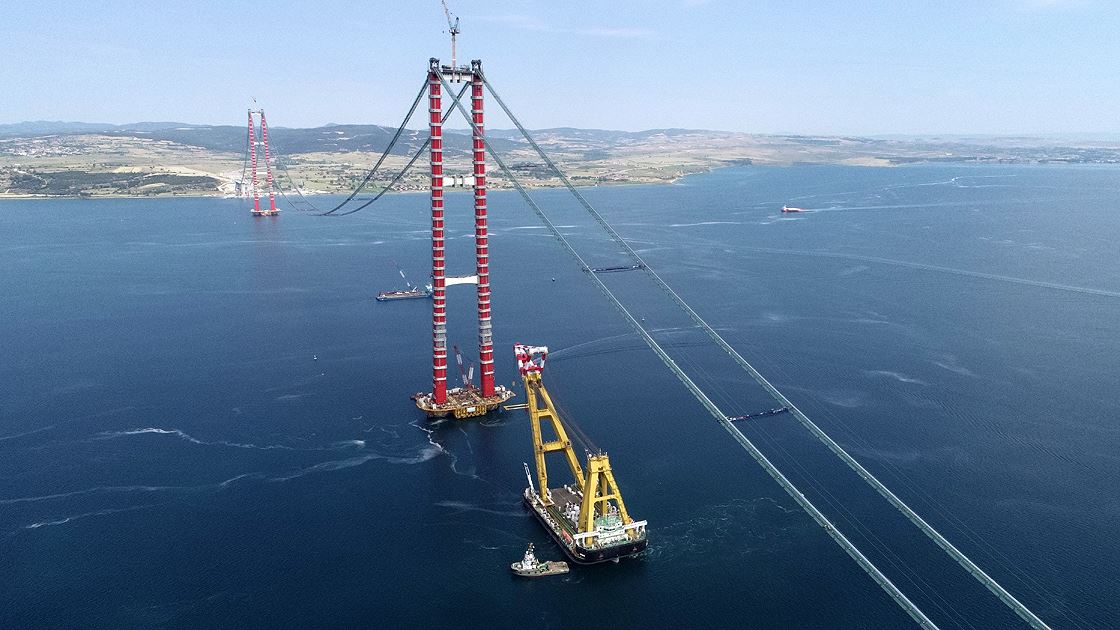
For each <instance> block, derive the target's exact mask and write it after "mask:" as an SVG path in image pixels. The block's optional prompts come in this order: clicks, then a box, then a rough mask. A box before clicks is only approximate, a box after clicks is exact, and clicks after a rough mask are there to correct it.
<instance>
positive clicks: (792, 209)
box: [782, 206, 805, 212]
mask: <svg viewBox="0 0 1120 630" xmlns="http://www.w3.org/2000/svg"><path fill="white" fill-rule="evenodd" d="M782 212H805V208H795V207H793V206H782Z"/></svg>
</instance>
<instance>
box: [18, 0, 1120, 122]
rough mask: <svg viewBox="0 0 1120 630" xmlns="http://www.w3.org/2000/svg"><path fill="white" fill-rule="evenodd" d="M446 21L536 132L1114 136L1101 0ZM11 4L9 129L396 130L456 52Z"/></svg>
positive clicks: (382, 38)
mask: <svg viewBox="0 0 1120 630" xmlns="http://www.w3.org/2000/svg"><path fill="white" fill-rule="evenodd" d="M450 5H451V10H452V11H453V12H454V13H456V14H457V15H458V16H459V17H460V19H461V25H462V31H463V32H462V34H461V35H460V38H459V60H460V62H463V61H466V60H468V59H471V58H481V59H482V60H483V63H484V68H485V69H486V71H487V75H488V77H489V78H490V80H491V82H492V83H493V84H494V87H495V88H496V89H497V90H498V91H499V93H500V94H501V95H502V96H503V98H504V99H505V100H506V101H507V102H508V103H509V105H510V107H511V108H512V109H513V110H514V111H515V112H517V113H518V115H519V117H520V118H521V119H522V122H523V123H524V124H525V125H526V126H528V127H532V128H537V129H541V128H553V127H575V128H583V129H608V130H620V131H641V130H647V129H660V128H684V129H704V130H718V131H732V132H745V133H758V134H798V135H858V136H1047V135H1068V134H1082V135H1097V136H1099V135H1107V134H1117V133H1120V119H1118V118H1117V117H1116V116H1115V115H1114V113H1113V111H1112V107H1111V103H1113V102H1116V101H1117V100H1120V87H1118V86H1117V85H1116V82H1115V81H1114V80H1113V75H1114V71H1113V69H1114V68H1115V67H1118V65H1120V44H1118V43H1117V42H1116V40H1115V38H1114V37H1113V33H1115V32H1116V31H1117V30H1118V29H1117V27H1118V26H1120V8H1118V7H1116V6H1115V5H1113V4H1110V3H1106V2H1103V1H1100V0H990V1H988V2H984V3H967V2H959V1H951V2H946V3H920V4H918V3H913V4H912V3H907V4H905V5H898V4H896V3H890V2H886V1H882V0H873V1H869V2H864V3H862V4H860V5H858V6H840V7H837V6H834V5H832V4H831V3H825V2H808V1H806V2H795V3H788V4H783V5H781V6H754V5H749V6H747V5H741V4H740V3H734V2H723V1H718V0H678V1H676V2H669V3H664V4H661V3H652V2H621V3H613V4H610V5H605V4H601V3H591V2H584V1H582V0H581V1H579V2H574V3H565V4H564V5H555V4H551V3H545V2H543V1H537V0H523V1H519V2H513V3H505V4H501V5H492V4H489V3H483V2H477V1H463V0H453V1H452V2H450ZM5 8H6V13H7V15H6V19H5V20H4V22H3V24H0V55H3V57H4V58H5V59H7V60H9V62H8V63H5V64H3V65H2V66H0V85H3V86H4V88H5V99H3V101H0V123H5V124H10V123H17V122H23V121H52V120H59V121H61V120H71V121H85V120H97V121H106V122H105V124H132V122H133V121H138V120H167V121H177V120H185V121H192V122H191V123H188V124H203V125H239V124H241V123H242V120H241V119H242V118H243V117H244V110H245V109H246V108H247V107H248V106H249V105H250V104H252V102H253V98H254V97H256V98H257V99H258V102H259V104H260V105H261V106H263V107H264V108H265V109H266V110H267V111H268V112H269V114H270V121H272V122H273V125H274V126H277V127H280V126H284V127H291V128H307V127H318V126H323V125H325V124H327V123H330V122H334V123H336V124H377V125H385V126H396V125H397V124H399V122H400V119H401V117H402V116H403V114H404V112H405V111H406V110H407V107H408V104H409V103H410V102H411V99H412V97H414V96H415V94H416V92H417V90H418V89H420V87H421V85H422V84H423V81H424V74H425V71H426V69H427V63H428V58H429V57H432V56H436V57H439V58H441V59H442V60H443V61H444V62H447V61H449V56H450V54H449V53H450V51H449V42H448V36H447V34H446V33H445V31H446V30H447V23H446V21H445V20H444V16H443V13H442V9H441V8H440V5H439V2H437V1H435V0H433V1H431V2H414V3H407V4H403V5H395V4H394V5H386V6H381V7H378V8H376V9H364V10H360V11H359V10H354V9H353V8H352V7H351V6H349V5H348V4H347V3H343V2H326V3H323V4H320V5H317V6H316V7H314V8H310V7H305V6H303V5H301V4H299V3H286V2H276V3H248V4H244V5H238V6H228V5H226V4H223V3H218V2H196V3H191V4H190V5H189V6H186V5H167V4H157V3H154V2H140V3H124V2H111V3H108V4H107V5H106V6H104V7H100V8H99V9H98V10H97V11H96V12H93V11H90V10H83V11H75V10H72V9H70V8H69V7H68V6H60V5H47V6H40V5H38V4H36V3H31V2H25V1H20V0H17V1H15V2H13V3H9V6H6V7H5ZM496 111H497V108H495V107H492V106H491V107H490V109H489V110H488V123H489V126H491V127H494V128H497V127H506V126H509V125H508V121H505V119H504V118H503V117H500V116H497V115H495V114H496ZM339 121H371V122H339ZM416 122H417V119H414V122H413V124H412V125H411V126H412V127H417V126H418V125H417V124H416Z"/></svg>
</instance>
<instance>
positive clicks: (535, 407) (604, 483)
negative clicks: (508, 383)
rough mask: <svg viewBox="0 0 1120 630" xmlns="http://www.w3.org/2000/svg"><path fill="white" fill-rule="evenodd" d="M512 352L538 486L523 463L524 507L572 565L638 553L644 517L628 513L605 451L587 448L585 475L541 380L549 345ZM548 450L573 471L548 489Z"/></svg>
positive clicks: (644, 542)
mask: <svg viewBox="0 0 1120 630" xmlns="http://www.w3.org/2000/svg"><path fill="white" fill-rule="evenodd" d="M514 353H515V354H516V355H517V366H518V370H519V371H520V372H521V377H522V380H523V381H524V383H525V395H526V397H527V399H528V402H527V405H528V409H529V420H530V424H531V426H532V434H533V451H534V454H535V462H536V469H537V471H536V472H537V474H536V477H537V485H534V483H533V475H532V474H531V473H530V472H529V465H528V464H524V467H525V477H526V480H527V481H528V487H526V488H525V492H524V493H523V495H522V497H523V499H524V501H525V505H526V507H527V508H528V509H529V511H530V512H531V513H532V514H533V515H534V516H535V517H536V518H537V520H538V521H540V523H541V525H542V526H544V528H545V530H546V531H547V532H548V533H549V535H550V536H551V537H552V539H553V540H554V541H555V542H556V544H557V545H559V546H560V548H561V549H563V550H564V553H565V554H566V555H567V556H568V558H569V559H571V560H572V561H573V562H575V563H577V564H595V563H599V562H607V561H615V562H617V561H618V560H619V559H621V558H624V557H627V556H633V555H635V554H638V553H641V552H642V551H644V550H645V549H646V546H647V544H648V543H649V538H648V537H647V534H646V521H635V520H634V519H633V518H631V517H630V513H629V512H628V511H627V510H626V504H625V503H624V502H623V500H622V491H621V490H620V489H619V487H618V483H617V482H616V481H615V477H614V472H613V471H612V469H611V463H610V458H609V457H608V456H607V454H606V453H602V452H600V453H597V454H591V453H590V452H588V456H587V472H586V473H584V471H583V468H582V467H581V466H580V463H579V459H578V458H577V457H576V452H575V449H574V448H573V447H572V441H571V439H569V438H568V432H567V429H566V428H565V426H564V423H563V421H562V420H561V419H560V415H559V413H557V411H556V408H555V407H554V406H553V404H552V399H551V398H550V397H549V395H548V391H547V390H545V388H544V385H543V384H542V382H541V372H542V371H543V369H544V359H545V357H546V356H547V355H548V348H546V347H543V346H526V345H522V344H518V345H516V346H514ZM545 422H547V423H548V425H549V426H550V427H551V429H552V435H553V436H554V439H552V440H550V441H545V438H544V434H543V433H542V424H544V423H545ZM552 452H561V453H564V455H565V458H566V459H567V463H568V467H569V468H570V469H571V473H572V483H571V484H565V485H561V486H559V487H556V488H552V487H549V483H548V469H547V467H546V462H545V455H546V454H547V453H552ZM538 485H539V487H540V490H539V491H538V490H537V486H538Z"/></svg>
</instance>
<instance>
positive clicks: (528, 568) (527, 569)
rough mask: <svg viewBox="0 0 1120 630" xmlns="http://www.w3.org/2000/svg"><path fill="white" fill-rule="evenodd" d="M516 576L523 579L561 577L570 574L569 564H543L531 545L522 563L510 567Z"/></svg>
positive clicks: (547, 562)
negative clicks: (549, 576)
mask: <svg viewBox="0 0 1120 630" xmlns="http://www.w3.org/2000/svg"><path fill="white" fill-rule="evenodd" d="M509 568H510V569H511V570H513V572H514V574H515V575H520V576H521V577H544V576H546V575H560V574H562V573H567V572H568V563H567V562H557V561H554V560H549V561H546V562H541V561H540V560H537V556H536V554H534V553H533V543H529V548H528V549H526V550H525V557H524V558H522V559H521V562H514V563H513V564H511V565H509Z"/></svg>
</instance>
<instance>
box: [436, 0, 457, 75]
mask: <svg viewBox="0 0 1120 630" xmlns="http://www.w3.org/2000/svg"><path fill="white" fill-rule="evenodd" d="M439 1H440V3H441V4H442V5H443V15H444V17H446V18H447V32H449V33H451V67H452V68H454V67H455V36H456V35H458V34H459V18H458V17H453V16H452V15H451V10H450V9H448V8H447V0H439Z"/></svg>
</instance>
